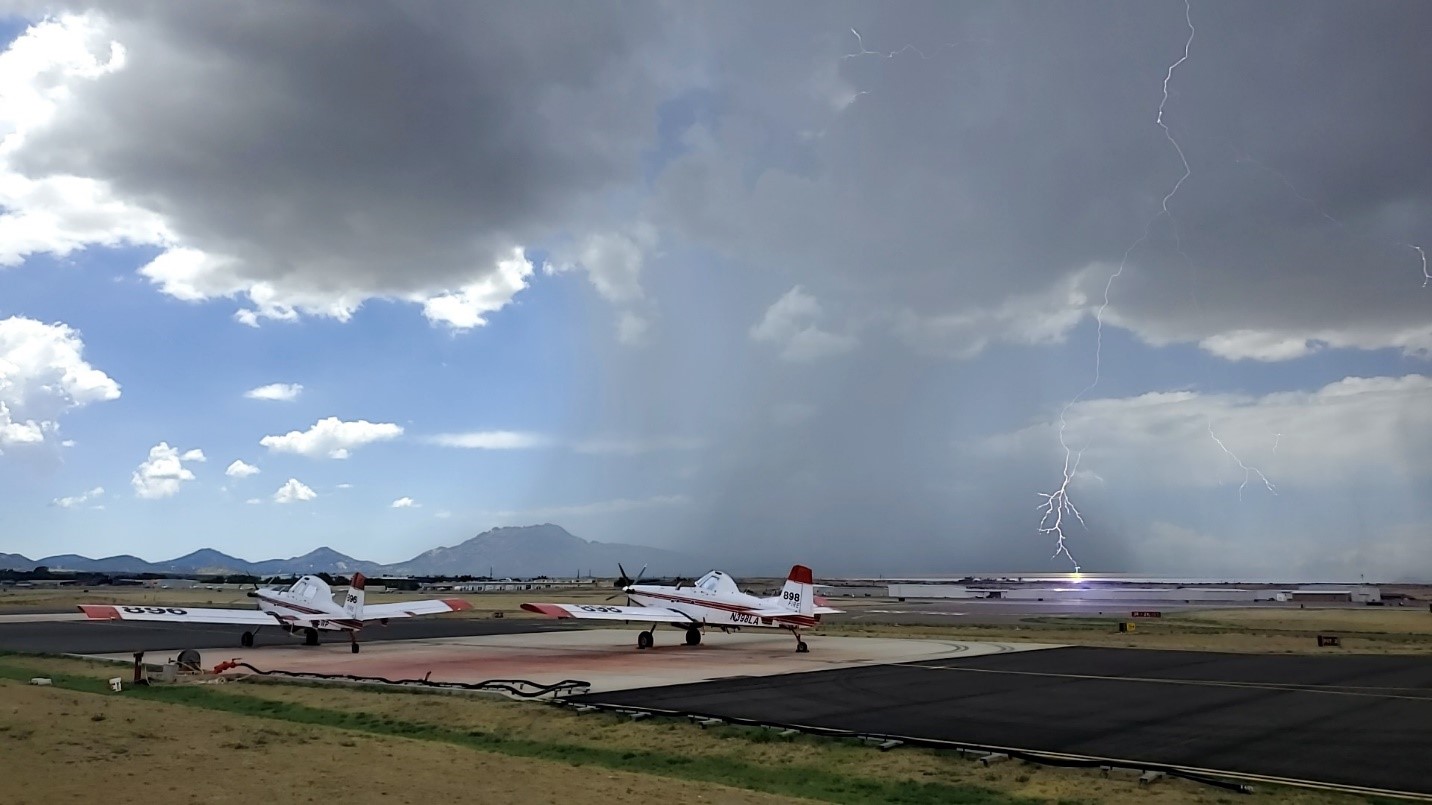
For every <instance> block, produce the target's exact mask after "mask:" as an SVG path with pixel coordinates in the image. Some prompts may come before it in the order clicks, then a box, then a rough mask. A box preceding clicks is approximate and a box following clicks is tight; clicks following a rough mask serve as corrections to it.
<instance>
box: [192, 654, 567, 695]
mask: <svg viewBox="0 0 1432 805" xmlns="http://www.w3.org/2000/svg"><path fill="white" fill-rule="evenodd" d="M230 668H244V669H247V670H248V671H249V672H251V673H254V674H258V675H259V676H283V677H291V678H294V679H332V680H346V681H349V682H374V683H381V684H385V685H397V686H412V687H424V688H439V689H446V690H478V691H501V692H504V693H510V694H512V695H513V696H521V697H523V698H525V699H532V698H536V697H538V696H545V695H547V694H552V695H554V696H555V695H557V694H559V693H575V692H578V691H581V692H585V691H587V690H590V689H591V687H592V685H591V683H590V682H584V681H582V680H579V679H564V680H562V681H561V682H555V683H553V684H551V685H543V684H540V683H537V682H531V681H528V680H526V679H488V680H484V681H482V682H434V681H433V680H431V679H428V678H426V677H424V678H423V679H388V678H386V677H381V676H357V675H355V674H321V673H317V672H315V671H281V670H269V671H266V670H263V669H261V668H255V667H254V666H252V665H249V664H248V663H246V662H234V661H232V660H230V661H229V662H223V663H220V664H219V665H218V666H216V667H215V668H214V673H221V672H223V671H226V670H228V669H230Z"/></svg>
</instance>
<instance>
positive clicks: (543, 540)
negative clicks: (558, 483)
mask: <svg viewBox="0 0 1432 805" xmlns="http://www.w3.org/2000/svg"><path fill="white" fill-rule="evenodd" d="M618 562H620V563H622V564H623V565H624V566H625V567H626V568H627V570H628V571H629V572H631V573H636V572H638V571H639V570H640V568H641V566H642V565H647V566H648V567H647V574H648V575H677V574H683V573H684V574H686V575H688V576H689V575H692V574H699V573H701V572H704V571H705V570H708V569H709V568H707V567H704V566H703V565H702V563H701V560H700V559H698V558H696V557H694V556H690V555H687V554H683V553H679V552H676V551H668V550H662V549H659V548H648V547H645V546H640V545H623V544H621V543H615V542H594V541H590V540H584V539H581V538H579V537H575V536H573V535H572V534H571V533H569V532H568V531H567V530H566V529H565V528H562V527H561V526H558V525H553V524H551V523H544V524H542V525H530V526H516V527H504V528H494V529H491V530H489V531H484V532H483V533H481V534H478V535H477V536H475V537H473V538H472V539H469V540H467V541H466V542H463V543H460V544H458V545H454V546H452V547H440V548H433V549H432V550H430V551H424V552H423V553H421V554H418V555H417V556H414V557H413V558H412V559H409V560H407V561H405V562H397V563H394V564H388V565H385V564H380V563H378V562H368V561H364V560H362V559H354V558H353V557H351V556H347V555H344V554H342V553H339V552H338V551H335V550H333V549H332V548H328V547H323V548H318V549H316V550H313V551H309V552H308V553H306V554H304V555H302V556H295V557H293V558H291V559H266V560H263V561H260V562H250V561H247V560H244V559H239V558H238V557H234V556H229V555H228V554H225V553H222V552H220V551H216V550H214V549H212V548H202V549H200V550H197V551H194V552H193V553H189V554H185V555H184V556H180V557H177V558H175V559H170V560H167V561H163V562H147V561H145V560H143V559H140V558H139V557H137V556H130V555H128V554H121V555H119V556H107V557H104V558H103V559H91V558H89V557H87V556H78V555H76V554H60V555H58V556H46V557H44V558H43V559H29V558H26V557H24V556H21V555H19V554H13V553H0V569H10V570H34V569H35V568H36V567H46V568H49V569H50V570H55V571H59V570H71V571H80V572H85V573H173V574H189V575H197V574H205V575H218V574H250V575H255V576H276V575H290V574H298V573H333V574H340V575H347V574H350V573H354V572H360V573H364V574H366V575H369V576H381V575H396V576H465V575H466V576H486V575H495V576H497V577H499V578H501V577H512V578H530V577H532V576H573V575H576V574H577V573H579V572H580V573H582V574H583V575H597V576H616V575H617V573H618V572H619V571H618V570H617V563H618Z"/></svg>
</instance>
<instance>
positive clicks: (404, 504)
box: [391, 497, 420, 509]
mask: <svg viewBox="0 0 1432 805" xmlns="http://www.w3.org/2000/svg"><path fill="white" fill-rule="evenodd" d="M419 505H420V504H418V503H416V502H414V501H413V499H412V498H409V497H401V498H398V499H397V500H395V501H393V504H392V506H391V508H394V509H416V508H418V506H419Z"/></svg>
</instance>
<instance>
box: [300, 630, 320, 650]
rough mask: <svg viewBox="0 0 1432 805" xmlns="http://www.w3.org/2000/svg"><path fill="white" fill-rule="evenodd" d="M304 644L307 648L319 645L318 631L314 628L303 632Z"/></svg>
mask: <svg viewBox="0 0 1432 805" xmlns="http://www.w3.org/2000/svg"><path fill="white" fill-rule="evenodd" d="M303 644H304V645H305V646H316V645H318V630H317V629H315V628H313V627H312V626H310V627H308V628H307V629H304V630H303Z"/></svg>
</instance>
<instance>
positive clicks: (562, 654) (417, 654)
mask: <svg viewBox="0 0 1432 805" xmlns="http://www.w3.org/2000/svg"><path fill="white" fill-rule="evenodd" d="M636 635H637V631H636V630H635V629H583V630H580V631H564V632H561V633H554V632H530V633H525V634H517V633H508V634H486V635H474V636H467V637H446V638H431V639H421V640H403V641H383V642H380V643H373V644H367V645H364V646H363V650H362V651H361V652H360V653H358V654H353V653H351V652H349V651H348V650H347V649H346V648H344V647H341V646H337V645H325V646H317V647H312V646H303V645H301V644H298V643H297V641H294V642H293V643H291V644H288V645H283V644H278V645H267V646H258V647H255V648H250V649H240V648H236V647H224V648H216V649H210V650H207V651H201V652H200V656H201V660H202V663H203V665H204V666H205V667H209V668H212V667H213V666H214V665H217V664H218V663H220V662H222V661H224V660H229V659H238V660H241V661H243V662H246V663H248V664H250V665H252V666H254V667H256V668H259V669H262V670H265V671H269V670H283V671H290V672H306V673H322V674H350V675H354V676H370V677H382V678H384V679H389V680H400V679H428V680H431V681H434V682H462V683H469V684H470V683H475V682H482V681H485V680H490V679H524V680H528V681H531V682H535V683H539V684H552V683H556V682H559V681H562V680H568V679H576V680H581V681H583V682H586V683H588V685H589V689H590V690H591V691H619V690H629V689H633V688H647V687H653V686H662V685H677V684H683V683H690V682H703V681H710V680H719V679H737V678H747V677H753V676H767V675H777V674H800V673H805V672H811V671H825V670H830V669H833V668H857V667H862V666H869V665H881V664H888V663H900V662H943V661H946V660H949V659H952V658H957V657H968V656H983V655H986V654H998V653H1007V652H1017V651H1034V650H1038V649H1040V648H1045V646H1042V645H1038V644H1023V643H1022V644H1017V645H1015V644H1002V643H978V642H969V641H958V640H910V639H895V638H861V637H829V636H807V638H806V641H807V643H808V644H809V645H810V651H809V652H806V653H797V652H796V651H795V641H793V640H792V639H791V638H790V636H789V635H785V634H771V633H762V632H755V631H749V632H740V633H732V634H721V633H715V634H708V635H706V637H705V639H704V640H703V641H702V643H701V644H700V645H698V646H686V645H683V644H682V640H683V635H682V634H681V633H680V632H677V631H674V630H670V631H665V632H663V631H658V632H657V637H656V646H655V647H654V648H651V649H647V650H638V649H637V647H636ZM178 653H179V649H177V648H172V649H166V650H151V651H150V652H149V653H148V656H146V657H145V661H146V662H155V663H162V662H164V661H165V660H167V659H169V658H170V657H174V656H177V655H178ZM87 656H91V657H95V658H99V659H110V660H120V661H125V662H128V661H131V659H132V657H131V655H130V654H127V653H110V652H92V653H87ZM229 673H234V674H238V673H241V671H232V672H229Z"/></svg>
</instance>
